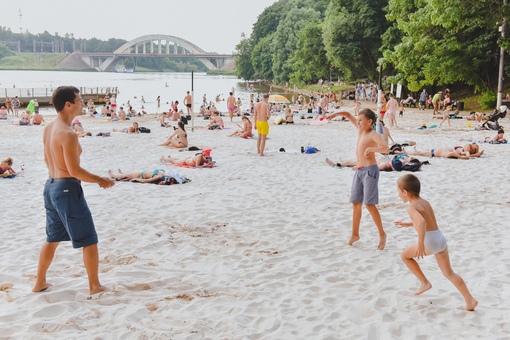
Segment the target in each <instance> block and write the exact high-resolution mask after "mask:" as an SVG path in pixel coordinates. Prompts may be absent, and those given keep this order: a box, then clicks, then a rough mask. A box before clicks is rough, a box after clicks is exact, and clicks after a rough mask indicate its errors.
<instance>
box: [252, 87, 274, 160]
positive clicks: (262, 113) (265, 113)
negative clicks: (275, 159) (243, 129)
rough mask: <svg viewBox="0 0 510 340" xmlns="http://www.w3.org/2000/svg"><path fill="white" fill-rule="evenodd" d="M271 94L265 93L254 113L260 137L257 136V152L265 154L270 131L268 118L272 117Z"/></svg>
mask: <svg viewBox="0 0 510 340" xmlns="http://www.w3.org/2000/svg"><path fill="white" fill-rule="evenodd" d="M268 100H269V94H267V93H266V94H264V96H263V97H262V100H261V101H260V102H258V103H257V105H256V106H255V113H254V114H253V117H254V120H255V128H256V129H257V133H258V134H259V137H258V138H257V154H259V155H261V156H264V149H265V148H266V139H267V135H268V133H269V123H268V122H267V120H268V119H269V117H271V111H270V110H269V104H268V103H267V102H268Z"/></svg>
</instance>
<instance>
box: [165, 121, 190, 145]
mask: <svg viewBox="0 0 510 340" xmlns="http://www.w3.org/2000/svg"><path fill="white" fill-rule="evenodd" d="M174 130H175V131H174V133H172V134H171V135H170V136H169V137H168V139H167V140H166V142H164V143H163V144H159V145H160V146H166V147H168V148H172V149H182V148H185V147H187V146H188V134H187V133H186V129H185V128H184V123H183V122H182V121H180V122H179V123H177V128H176V127H174Z"/></svg>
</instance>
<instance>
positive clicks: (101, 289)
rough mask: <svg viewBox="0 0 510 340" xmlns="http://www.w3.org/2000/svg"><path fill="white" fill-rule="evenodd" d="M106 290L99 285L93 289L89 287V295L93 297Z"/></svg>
mask: <svg viewBox="0 0 510 340" xmlns="http://www.w3.org/2000/svg"><path fill="white" fill-rule="evenodd" d="M107 290H108V288H106V287H105V286H101V285H99V286H97V287H94V288H91V287H89V294H90V295H94V294H97V293H101V292H106V291H107Z"/></svg>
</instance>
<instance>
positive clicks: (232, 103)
mask: <svg viewBox="0 0 510 340" xmlns="http://www.w3.org/2000/svg"><path fill="white" fill-rule="evenodd" d="M229 94H230V95H229V96H228V98H227V108H228V115H229V116H230V122H231V123H232V119H233V118H234V112H235V110H236V98H235V97H234V93H233V92H230V93H229Z"/></svg>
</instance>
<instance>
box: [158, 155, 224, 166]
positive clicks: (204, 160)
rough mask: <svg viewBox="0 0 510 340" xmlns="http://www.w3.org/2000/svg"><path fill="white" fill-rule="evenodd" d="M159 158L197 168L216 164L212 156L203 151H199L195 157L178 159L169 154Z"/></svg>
mask: <svg viewBox="0 0 510 340" xmlns="http://www.w3.org/2000/svg"><path fill="white" fill-rule="evenodd" d="M159 160H160V161H161V162H166V163H171V164H175V165H180V166H183V165H184V166H191V167H195V168H212V167H213V166H214V165H215V163H214V162H213V161H212V158H211V157H208V156H206V155H204V154H203V153H197V154H196V155H195V156H194V157H187V158H184V159H177V158H174V157H172V156H170V155H168V157H165V156H162V157H161V158H160V159H159Z"/></svg>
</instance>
